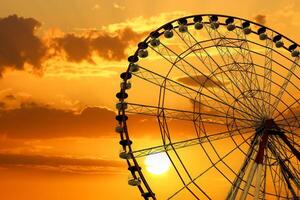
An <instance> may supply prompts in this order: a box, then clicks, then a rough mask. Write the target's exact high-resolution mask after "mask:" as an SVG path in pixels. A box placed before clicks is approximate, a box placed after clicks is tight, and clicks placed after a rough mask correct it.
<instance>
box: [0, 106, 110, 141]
mask: <svg viewBox="0 0 300 200" xmlns="http://www.w3.org/2000/svg"><path fill="white" fill-rule="evenodd" d="M0 114H1V115H0V134H5V135H7V137H10V138H59V137H103V136H106V134H108V133H112V132H113V131H112V130H113V128H114V125H115V121H114V117H115V113H114V112H113V111H110V110H108V109H106V108H98V107H88V108H86V109H84V110H83V111H82V112H81V113H79V114H76V113H74V112H72V111H65V110H60V109H55V108H51V107H48V106H44V105H39V104H37V103H34V102H32V103H23V104H21V108H17V109H12V110H2V111H1V113H0Z"/></svg>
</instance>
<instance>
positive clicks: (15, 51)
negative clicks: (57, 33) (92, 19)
mask: <svg viewBox="0 0 300 200" xmlns="http://www.w3.org/2000/svg"><path fill="white" fill-rule="evenodd" d="M40 26H41V24H40V23H39V22H38V21H37V20H36V19H33V18H23V17H19V16H17V15H11V16H8V17H5V18H0V44H1V45H0V76H1V75H2V74H3V72H4V71H5V70H6V69H13V70H24V68H25V66H26V64H28V65H30V66H31V67H32V68H33V69H34V70H33V72H42V70H43V69H42V66H43V63H44V62H45V61H46V60H48V59H51V58H52V57H53V56H62V53H64V54H63V55H65V56H66V57H65V59H66V60H67V61H71V62H82V61H89V62H90V63H93V59H92V55H93V54H95V55H96V56H99V57H102V58H103V59H106V60H116V61H119V60H122V59H126V57H127V55H126V54H125V51H126V49H127V48H128V47H129V46H130V45H133V44H136V43H137V42H138V41H139V40H141V38H142V37H144V36H145V34H146V33H138V32H135V31H134V30H132V29H131V28H129V27H127V28H122V29H120V30H118V31H115V32H114V33H111V32H110V31H108V30H107V29H105V28H103V29H101V30H99V31H83V32H81V33H80V34H79V33H65V35H64V36H62V37H58V38H57V37H53V36H52V37H50V38H47V40H42V39H41V37H38V36H37V35H36V34H35V31H36V30H37V29H38V28H39V27H40ZM53 50H55V51H53ZM63 58H64V57H63Z"/></svg>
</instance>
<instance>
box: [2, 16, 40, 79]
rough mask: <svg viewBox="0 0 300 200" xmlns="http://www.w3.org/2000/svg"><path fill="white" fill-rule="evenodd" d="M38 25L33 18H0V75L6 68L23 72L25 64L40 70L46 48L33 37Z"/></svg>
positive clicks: (37, 38)
mask: <svg viewBox="0 0 300 200" xmlns="http://www.w3.org/2000/svg"><path fill="white" fill-rule="evenodd" d="M40 25H41V24H40V23H39V22H38V21H37V20H35V19H33V18H23V17H18V16H17V15H10V16H8V17H5V18H0V44H1V45H0V75H2V73H3V71H5V69H8V68H10V69H16V70H23V69H24V67H25V65H26V64H30V65H32V66H33V68H34V69H35V70H39V69H40V68H41V63H42V59H43V57H44V56H45V53H46V47H45V45H44V44H43V42H42V41H41V39H40V38H39V37H37V36H36V35H35V30H36V29H37V28H39V27H40Z"/></svg>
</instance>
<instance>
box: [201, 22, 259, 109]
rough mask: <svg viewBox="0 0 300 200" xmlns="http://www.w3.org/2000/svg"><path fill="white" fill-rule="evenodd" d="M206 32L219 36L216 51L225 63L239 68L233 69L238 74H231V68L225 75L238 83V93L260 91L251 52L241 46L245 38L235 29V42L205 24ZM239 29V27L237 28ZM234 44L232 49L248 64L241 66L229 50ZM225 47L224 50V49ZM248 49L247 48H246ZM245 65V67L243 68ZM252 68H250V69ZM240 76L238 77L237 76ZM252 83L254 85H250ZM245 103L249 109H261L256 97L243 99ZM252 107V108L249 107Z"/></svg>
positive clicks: (245, 42)
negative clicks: (236, 38)
mask: <svg viewBox="0 0 300 200" xmlns="http://www.w3.org/2000/svg"><path fill="white" fill-rule="evenodd" d="M205 28H206V31H207V33H208V34H209V36H210V38H211V39H213V38H215V37H220V38H221V39H220V40H219V41H218V42H217V43H216V41H215V40H213V41H214V42H215V47H216V48H217V51H218V53H219V54H220V56H221V58H222V60H223V62H224V63H225V64H229V63H231V66H230V69H237V68H238V69H239V70H234V71H236V72H237V74H239V76H237V74H233V72H232V71H231V70H229V75H230V76H229V75H227V77H228V78H229V77H231V78H229V79H230V80H231V81H232V82H234V85H236V86H237V85H238V86H239V87H236V88H237V89H238V90H239V91H240V93H241V94H242V95H243V94H244V92H245V91H252V90H257V91H260V89H259V85H255V84H258V81H257V77H256V76H255V74H256V73H255V71H254V70H255V69H254V65H253V61H252V58H251V54H250V52H249V51H246V50H244V48H241V47H243V46H247V39H246V38H241V36H240V33H239V32H238V31H236V32H235V33H236V35H237V37H238V40H239V44H235V42H233V41H234V40H233V41H232V40H230V39H228V38H226V37H225V36H224V35H223V34H221V33H220V32H219V31H218V30H217V29H212V28H211V27H210V26H205ZM238 30H240V29H238ZM242 35H244V34H242ZM229 44H230V45H232V46H235V47H236V48H231V49H233V50H234V51H236V52H237V53H238V55H240V57H241V58H242V61H243V62H249V63H250V64H249V65H245V66H241V65H240V64H239V63H238V62H237V61H238V57H233V55H232V53H231V52H230V50H229V48H228V47H229V46H230V45H229ZM224 47H225V50H224ZM248 49H249V48H248ZM245 67H246V69H244V68H245ZM251 69H252V70H251ZM248 72H253V73H248ZM253 74H254V77H255V78H254V79H253V78H252V75H253ZM238 77H240V79H239V78H238ZM251 85H254V86H251ZM245 100H246V101H245V104H247V106H248V107H250V110H254V109H253V108H259V109H261V108H262V106H261V105H259V103H258V102H257V101H256V99H245ZM251 100H254V101H251ZM251 108H252V109H251Z"/></svg>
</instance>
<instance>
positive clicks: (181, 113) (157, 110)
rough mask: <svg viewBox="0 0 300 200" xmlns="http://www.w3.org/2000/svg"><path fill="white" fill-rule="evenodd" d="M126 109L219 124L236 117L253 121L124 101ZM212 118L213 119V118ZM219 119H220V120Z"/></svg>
mask: <svg viewBox="0 0 300 200" xmlns="http://www.w3.org/2000/svg"><path fill="white" fill-rule="evenodd" d="M126 104H127V109H126V112H128V113H134V114H142V115H149V116H156V117H161V116H163V117H165V118H169V119H178V120H188V121H195V120H197V119H198V118H199V117H200V116H204V117H205V119H204V120H202V122H203V123H211V124H219V125H225V120H226V119H236V120H239V121H242V122H244V123H246V124H247V125H249V126H251V125H252V123H254V122H255V121H253V120H251V119H244V118H238V117H234V118H233V117H231V116H225V115H217V114H214V113H205V112H203V113H199V112H193V111H186V110H179V109H172V108H165V107H157V106H150V105H142V104H135V103H129V102H128V103H126ZM213 118H214V119H215V120H213ZM220 120H221V121H220Z"/></svg>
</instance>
